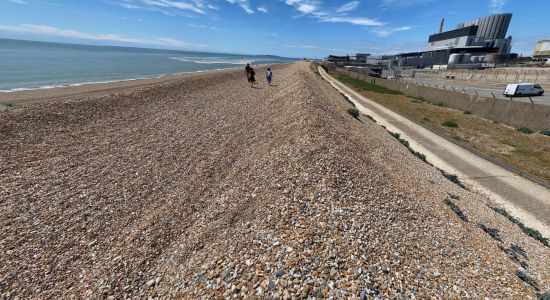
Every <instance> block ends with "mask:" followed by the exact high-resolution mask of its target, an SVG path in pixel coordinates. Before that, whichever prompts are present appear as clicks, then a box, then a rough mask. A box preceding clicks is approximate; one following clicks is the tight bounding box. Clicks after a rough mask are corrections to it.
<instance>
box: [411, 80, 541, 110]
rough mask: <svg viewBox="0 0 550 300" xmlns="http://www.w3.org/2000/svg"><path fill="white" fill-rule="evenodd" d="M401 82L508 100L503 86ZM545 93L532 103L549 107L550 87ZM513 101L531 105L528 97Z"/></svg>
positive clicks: (454, 82)
mask: <svg viewBox="0 0 550 300" xmlns="http://www.w3.org/2000/svg"><path fill="white" fill-rule="evenodd" d="M402 80H403V81H406V82H410V83H414V84H423V85H427V86H430V87H435V88H439V89H447V90H452V89H453V88H454V90H456V91H457V92H464V91H465V92H466V93H467V94H475V93H476V92H477V93H478V94H479V95H482V96H487V97H493V95H492V94H491V93H493V94H494V95H495V96H496V97H497V98H502V99H506V100H508V98H506V97H504V96H503V95H502V92H503V91H504V88H505V85H499V84H487V85H483V86H480V85H475V84H470V83H467V82H464V81H460V82H456V81H451V80H445V79H423V78H403V79H402ZM543 87H544V86H543ZM546 91H547V92H546V94H545V95H543V96H534V97H531V99H533V103H536V104H542V105H550V87H547V89H546ZM513 101H519V102H527V103H531V101H530V100H529V98H528V97H515V98H513Z"/></svg>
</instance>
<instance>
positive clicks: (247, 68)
mask: <svg viewBox="0 0 550 300" xmlns="http://www.w3.org/2000/svg"><path fill="white" fill-rule="evenodd" d="M250 70H252V67H251V66H250V64H246V68H244V71H245V74H246V79H247V80H248V82H250Z"/></svg>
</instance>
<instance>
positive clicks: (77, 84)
mask: <svg viewBox="0 0 550 300" xmlns="http://www.w3.org/2000/svg"><path fill="white" fill-rule="evenodd" d="M229 69H235V67H232V68H217V69H208V70H199V71H189V72H179V73H166V74H161V75H155V76H150V77H138V78H126V79H116V80H105V81H89V82H79V83H70V84H58V85H44V86H39V87H19V88H13V89H9V90H0V93H15V92H24V91H34V90H49V89H57V88H68V87H76V86H82V85H90V84H105V83H115V82H125V81H136V80H147V79H160V78H165V77H168V76H176V75H182V74H191V73H204V72H211V71H223V70H229Z"/></svg>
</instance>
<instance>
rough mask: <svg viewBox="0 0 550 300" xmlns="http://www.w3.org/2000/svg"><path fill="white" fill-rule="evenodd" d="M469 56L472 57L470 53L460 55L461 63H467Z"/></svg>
mask: <svg viewBox="0 0 550 300" xmlns="http://www.w3.org/2000/svg"><path fill="white" fill-rule="evenodd" d="M471 58H472V55H471V54H470V53H466V54H464V56H462V63H463V64H469V63H470V60H471Z"/></svg>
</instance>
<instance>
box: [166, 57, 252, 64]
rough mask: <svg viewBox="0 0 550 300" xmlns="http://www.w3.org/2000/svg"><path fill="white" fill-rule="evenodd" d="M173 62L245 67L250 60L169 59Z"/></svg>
mask: <svg viewBox="0 0 550 300" xmlns="http://www.w3.org/2000/svg"><path fill="white" fill-rule="evenodd" d="M170 58H171V59H174V60H179V61H183V62H191V63H195V64H212V65H215V64H224V65H246V64H248V63H251V62H252V61H250V60H244V59H242V60H208V59H201V58H182V57H170Z"/></svg>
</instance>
